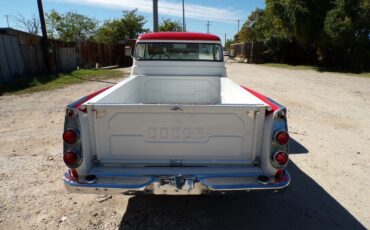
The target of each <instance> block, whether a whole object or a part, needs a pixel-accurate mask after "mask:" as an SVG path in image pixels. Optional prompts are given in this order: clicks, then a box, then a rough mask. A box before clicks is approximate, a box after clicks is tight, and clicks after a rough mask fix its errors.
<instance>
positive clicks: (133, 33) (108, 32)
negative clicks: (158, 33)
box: [94, 9, 148, 44]
mask: <svg viewBox="0 0 370 230" xmlns="http://www.w3.org/2000/svg"><path fill="white" fill-rule="evenodd" d="M145 23H146V20H145V18H144V17H143V16H141V15H138V14H137V9H135V10H132V11H123V15H122V18H119V19H114V20H108V21H105V22H104V24H103V25H102V26H101V27H100V28H99V29H98V31H97V32H96V34H95V35H94V40H95V41H97V42H101V43H110V44H115V43H118V42H120V41H124V40H127V39H134V38H137V37H138V36H139V35H140V34H141V33H144V32H148V29H144V24H145Z"/></svg>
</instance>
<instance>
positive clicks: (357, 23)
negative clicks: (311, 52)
mask: <svg viewBox="0 0 370 230" xmlns="http://www.w3.org/2000/svg"><path fill="white" fill-rule="evenodd" d="M365 2H366V1H360V0H335V1H334V7H333V8H332V9H331V10H330V11H329V12H328V13H327V15H326V18H325V21H324V31H325V33H326V35H327V37H328V39H327V40H326V42H325V43H324V44H322V46H320V51H321V55H322V58H323V62H325V64H328V65H331V66H335V65H337V67H343V66H348V67H349V68H350V69H365V68H370V67H369V64H368V63H370V6H369V4H365Z"/></svg>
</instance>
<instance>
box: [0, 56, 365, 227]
mask: <svg viewBox="0 0 370 230" xmlns="http://www.w3.org/2000/svg"><path fill="white" fill-rule="evenodd" d="M227 68H228V74H229V76H230V78H232V79H233V80H235V81H236V82H237V83H239V84H243V85H246V86H248V87H250V88H252V89H255V90H257V91H259V92H261V93H263V94H265V95H267V96H269V97H271V98H273V99H274V100H276V101H278V102H280V103H281V104H284V105H285V106H286V107H287V108H288V117H289V128H290V133H291V136H292V137H293V139H294V140H293V141H292V143H291V144H292V145H291V152H292V154H291V159H292V160H291V162H290V166H289V171H290V173H291V174H292V177H293V180H292V184H291V186H290V187H289V188H288V189H287V190H286V191H285V192H284V193H278V194H270V193H268V194H265V193H262V194H261V193H248V194H246V195H243V196H196V197H171V196H164V197H163V196H160V197H159V196H157V197H155V196H136V197H129V196H113V197H112V198H111V199H108V200H106V201H104V202H101V203H99V202H97V201H96V199H97V196H95V195H80V194H68V193H67V192H66V190H65V188H64V185H63V183H62V179H61V178H62V174H63V172H64V171H65V169H66V167H65V166H64V164H63V162H62V159H61V152H62V141H61V133H62V129H63V119H64V108H65V106H66V105H67V104H68V103H70V102H71V101H73V100H75V99H77V98H79V97H81V96H83V95H86V94H88V93H90V92H94V91H95V90H98V89H101V88H103V87H105V86H107V85H109V84H107V83H102V82H88V83H86V84H80V85H73V86H69V87H66V88H64V89H58V90H54V91H50V92H40V93H34V94H31V95H21V96H18V95H10V96H1V97H0V192H1V196H0V229H272V228H274V229H365V228H370V193H369V191H370V180H369V177H370V173H369V170H370V150H369V147H370V79H366V78H357V77H352V76H345V75H342V74H335V73H318V72H314V71H308V70H287V69H279V68H273V67H264V66H258V65H250V64H238V63H228V64H227Z"/></svg>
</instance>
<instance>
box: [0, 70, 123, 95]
mask: <svg viewBox="0 0 370 230" xmlns="http://www.w3.org/2000/svg"><path fill="white" fill-rule="evenodd" d="M123 76H124V73H123V72H121V71H118V70H107V69H80V70H74V71H72V72H70V73H59V74H52V75H41V76H34V77H16V78H15V80H14V81H13V82H12V83H10V84H5V85H0V95H3V94H6V93H17V94H23V93H34V92H39V91H45V90H53V89H58V88H62V87H64V86H67V85H72V84H78V83H82V82H86V81H104V80H106V79H111V78H118V77H123Z"/></svg>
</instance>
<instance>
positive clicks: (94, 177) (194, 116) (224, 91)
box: [63, 32, 290, 195]
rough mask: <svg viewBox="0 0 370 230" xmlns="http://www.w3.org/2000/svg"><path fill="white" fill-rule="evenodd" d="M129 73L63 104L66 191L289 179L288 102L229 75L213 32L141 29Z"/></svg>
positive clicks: (260, 185) (275, 184)
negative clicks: (99, 88)
mask: <svg viewBox="0 0 370 230" xmlns="http://www.w3.org/2000/svg"><path fill="white" fill-rule="evenodd" d="M133 59H134V61H133V66H132V70H131V75H130V77H129V78H127V79H125V80H123V81H121V82H119V83H118V84H116V85H114V86H112V87H110V88H105V89H102V90H100V91H98V92H95V93H93V94H91V95H88V96H85V97H83V98H81V99H79V100H77V101H75V102H73V103H71V104H70V105H68V106H67V109H66V114H65V127H64V133H63V142H64V144H63V145H64V153H63V160H64V162H65V164H66V165H67V167H68V168H69V170H68V171H67V172H66V173H65V175H64V183H65V185H66V187H67V189H68V190H69V191H71V192H78V193H102V194H127V195H131V194H164V195H180V194H182V195H197V194H212V193H221V194H223V193H227V192H235V191H243V192H244V191H252V190H270V191H277V190H279V189H282V188H284V187H286V186H288V185H289V182H290V175H289V173H288V172H287V171H286V169H285V168H286V166H287V163H288V161H289V156H288V142H289V134H288V130H287V119H286V117H287V116H286V108H284V107H283V106H281V105H280V104H278V103H276V102H274V101H273V100H271V99H269V98H267V97H265V96H263V95H261V94H259V93H257V92H255V91H253V90H251V89H249V88H247V87H244V86H243V87H241V86H239V85H237V84H235V83H234V82H233V81H231V80H230V79H229V78H227V76H226V68H225V63H224V59H223V52H222V46H221V41H220V38H219V37H217V36H215V35H210V34H201V33H186V32H176V33H175V32H173V33H172V32H163V33H149V34H143V35H141V36H140V37H139V38H138V39H137V43H136V47H135V52H134V56H133Z"/></svg>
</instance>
